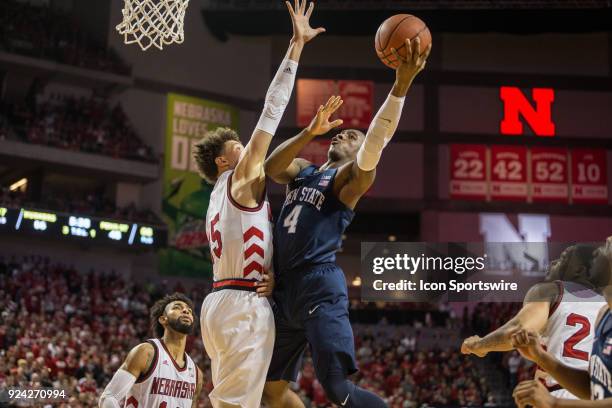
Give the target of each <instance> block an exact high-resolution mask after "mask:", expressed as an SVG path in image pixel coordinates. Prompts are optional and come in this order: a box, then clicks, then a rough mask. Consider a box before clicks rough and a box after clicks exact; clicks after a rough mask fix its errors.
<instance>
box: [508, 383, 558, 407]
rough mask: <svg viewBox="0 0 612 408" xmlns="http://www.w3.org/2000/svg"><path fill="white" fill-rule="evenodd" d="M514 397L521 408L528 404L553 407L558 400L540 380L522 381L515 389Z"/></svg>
mask: <svg viewBox="0 0 612 408" xmlns="http://www.w3.org/2000/svg"><path fill="white" fill-rule="evenodd" d="M512 397H513V398H514V402H516V405H517V406H518V407H519V408H523V407H526V406H532V407H534V408H552V407H553V406H554V405H555V400H556V398H555V397H553V396H552V395H550V393H549V392H548V390H547V389H546V387H545V386H544V384H542V383H541V382H540V381H539V380H529V381H523V382H521V383H520V384H519V385H517V386H516V388H515V389H514V392H513V393H512Z"/></svg>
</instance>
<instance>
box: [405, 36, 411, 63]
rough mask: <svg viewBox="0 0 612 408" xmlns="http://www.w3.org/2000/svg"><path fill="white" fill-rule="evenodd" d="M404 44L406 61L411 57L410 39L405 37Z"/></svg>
mask: <svg viewBox="0 0 612 408" xmlns="http://www.w3.org/2000/svg"><path fill="white" fill-rule="evenodd" d="M404 44H405V46H406V60H407V61H408V60H410V59H411V58H412V41H410V38H406V42H405V43H404Z"/></svg>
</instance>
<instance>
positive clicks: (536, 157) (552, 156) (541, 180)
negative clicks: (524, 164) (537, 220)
mask: <svg viewBox="0 0 612 408" xmlns="http://www.w3.org/2000/svg"><path fill="white" fill-rule="evenodd" d="M568 174H569V171H568V164H567V150H566V149H561V148H555V147H533V148H531V198H532V200H533V201H534V202H535V201H538V202H539V201H547V202H552V201H557V202H564V203H567V202H568V200H569V187H568V179H569V177H568Z"/></svg>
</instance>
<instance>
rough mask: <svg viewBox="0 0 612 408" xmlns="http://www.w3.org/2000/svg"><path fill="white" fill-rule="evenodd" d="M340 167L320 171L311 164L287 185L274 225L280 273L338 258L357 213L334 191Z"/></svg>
mask: <svg viewBox="0 0 612 408" xmlns="http://www.w3.org/2000/svg"><path fill="white" fill-rule="evenodd" d="M337 171H338V169H335V168H334V169H327V170H324V171H318V167H317V166H315V165H310V166H308V167H306V168H305V169H302V171H300V173H299V174H298V175H297V176H296V177H295V179H294V180H293V181H292V182H291V183H289V185H288V186H287V196H286V198H285V202H284V204H283V208H282V210H281V213H280V216H279V217H278V220H277V221H276V225H275V228H274V266H275V272H276V273H277V274H281V275H282V274H286V273H288V272H289V271H292V270H297V269H302V268H304V267H306V266H309V265H317V264H322V263H327V262H334V261H335V260H336V251H337V250H338V249H339V248H340V247H341V245H342V234H343V233H344V230H345V229H346V227H347V226H348V225H349V224H350V223H351V221H352V220H353V216H354V212H353V210H351V209H350V208H348V207H347V206H346V205H344V204H343V203H342V202H341V201H340V200H339V199H338V198H337V197H336V196H335V195H334V192H333V185H334V178H335V176H336V173H337Z"/></svg>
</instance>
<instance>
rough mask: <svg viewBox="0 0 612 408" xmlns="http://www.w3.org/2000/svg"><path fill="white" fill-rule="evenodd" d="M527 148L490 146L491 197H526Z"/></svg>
mask: <svg viewBox="0 0 612 408" xmlns="http://www.w3.org/2000/svg"><path fill="white" fill-rule="evenodd" d="M527 192H528V184H527V148H526V147H520V146H492V147H491V199H492V200H515V201H523V200H526V199H527Z"/></svg>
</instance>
